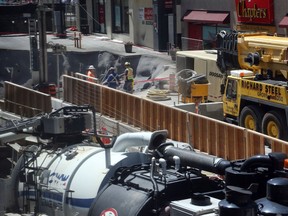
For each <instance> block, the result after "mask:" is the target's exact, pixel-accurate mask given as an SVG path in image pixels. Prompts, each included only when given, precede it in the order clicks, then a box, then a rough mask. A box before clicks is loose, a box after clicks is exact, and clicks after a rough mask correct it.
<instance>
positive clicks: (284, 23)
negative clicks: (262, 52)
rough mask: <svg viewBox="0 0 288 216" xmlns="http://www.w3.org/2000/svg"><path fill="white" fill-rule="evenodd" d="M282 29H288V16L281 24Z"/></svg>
mask: <svg viewBox="0 0 288 216" xmlns="http://www.w3.org/2000/svg"><path fill="white" fill-rule="evenodd" d="M279 27H280V28H288V16H285V17H284V18H283V19H282V20H281V21H280V23H279Z"/></svg>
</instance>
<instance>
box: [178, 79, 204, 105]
mask: <svg viewBox="0 0 288 216" xmlns="http://www.w3.org/2000/svg"><path fill="white" fill-rule="evenodd" d="M208 86H209V83H208V84H192V85H191V95H190V97H185V96H183V95H182V102H183V103H200V102H201V103H204V102H206V101H207V98H208Z"/></svg>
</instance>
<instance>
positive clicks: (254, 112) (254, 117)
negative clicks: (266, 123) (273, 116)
mask: <svg viewBox="0 0 288 216" xmlns="http://www.w3.org/2000/svg"><path fill="white" fill-rule="evenodd" d="M262 117H263V112H262V111H261V110H260V109H259V108H257V107H256V106H252V105H251V106H246V107H244V108H243V109H242V111H241V114H240V120H239V125H240V126H241V127H244V128H247V129H250V130H254V131H258V132H260V131H261V119H262Z"/></svg>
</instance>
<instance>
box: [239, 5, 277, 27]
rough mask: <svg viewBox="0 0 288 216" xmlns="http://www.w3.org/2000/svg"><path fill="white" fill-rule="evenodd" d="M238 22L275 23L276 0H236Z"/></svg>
mask: <svg viewBox="0 0 288 216" xmlns="http://www.w3.org/2000/svg"><path fill="white" fill-rule="evenodd" d="M235 4H236V12H237V18H238V22H242V23H261V24H273V22H274V7H273V5H274V0H235Z"/></svg>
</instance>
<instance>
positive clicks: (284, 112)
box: [217, 31, 288, 140]
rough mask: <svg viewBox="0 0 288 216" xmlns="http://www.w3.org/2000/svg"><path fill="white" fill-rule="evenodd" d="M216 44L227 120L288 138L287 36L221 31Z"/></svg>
mask: <svg viewBox="0 0 288 216" xmlns="http://www.w3.org/2000/svg"><path fill="white" fill-rule="evenodd" d="M217 46H218V50H217V66H218V67H219V69H220V70H221V71H222V73H224V74H225V79H226V81H225V86H224V85H223V86H222V88H221V89H222V93H223V113H224V118H225V120H226V121H228V122H232V123H237V124H239V125H240V126H242V127H245V128H248V129H251V130H255V131H258V132H262V133H264V134H267V135H269V136H272V137H275V138H279V139H283V140H288V130H287V129H288V93H287V90H288V85H287V84H288V79H287V75H288V38H285V37H278V36H275V35H274V36H273V35H267V34H265V33H239V32H232V33H229V34H227V33H226V32H224V31H221V32H220V33H219V34H218V35H217Z"/></svg>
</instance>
